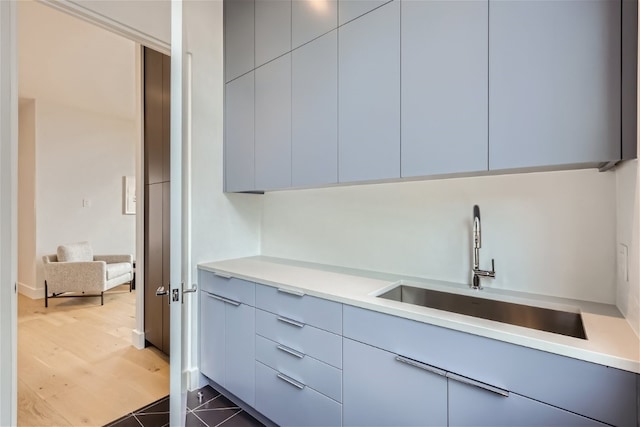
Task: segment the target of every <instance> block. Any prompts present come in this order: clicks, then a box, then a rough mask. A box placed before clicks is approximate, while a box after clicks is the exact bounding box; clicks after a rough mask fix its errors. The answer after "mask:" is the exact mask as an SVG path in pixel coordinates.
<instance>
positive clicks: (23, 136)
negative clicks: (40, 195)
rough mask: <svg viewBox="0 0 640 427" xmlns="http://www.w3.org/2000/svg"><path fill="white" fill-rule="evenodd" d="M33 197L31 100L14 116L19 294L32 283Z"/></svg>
mask: <svg viewBox="0 0 640 427" xmlns="http://www.w3.org/2000/svg"><path fill="white" fill-rule="evenodd" d="M35 195H36V105H35V101H34V100H33V99H25V100H20V109H19V112H18V212H19V215H18V236H20V239H19V240H18V286H19V287H20V289H21V291H22V292H26V291H27V290H28V288H29V287H34V284H35V283H36V215H35ZM25 284H30V286H29V285H25ZM25 286H26V287H27V289H23V288H25Z"/></svg>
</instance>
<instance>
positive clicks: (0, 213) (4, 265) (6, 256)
mask: <svg viewBox="0 0 640 427" xmlns="http://www.w3.org/2000/svg"><path fill="white" fill-rule="evenodd" d="M38 1H40V2H41V3H44V4H46V5H48V6H50V7H53V8H55V9H58V10H60V11H62V12H64V13H67V14H69V15H72V16H75V17H77V18H80V19H82V20H84V21H86V22H89V23H91V24H94V25H97V26H99V27H101V28H103V29H106V30H108V31H110V32H112V33H115V34H118V35H120V36H122V37H125V38H127V39H128V40H131V41H133V42H136V43H138V44H139V45H142V46H147V47H150V48H153V49H155V50H157V51H159V52H162V53H165V54H170V53H171V46H170V44H169V43H166V42H164V41H162V40H160V39H158V38H156V37H154V36H152V35H150V34H147V33H145V32H142V31H139V30H137V29H135V28H132V27H130V26H127V25H125V24H123V23H121V22H118V21H116V20H114V19H112V18H110V17H108V16H105V15H102V14H98V13H96V12H94V11H92V10H90V9H88V8H86V7H84V6H83V5H82V4H81V3H80V2H79V1H70V0H38ZM17 3H18V1H17V0H10V1H0V92H1V93H2V96H0V334H2V336H3V337H4V338H3V339H2V340H0V425H17V415H18V396H17V395H18V389H17V348H18V345H17V306H18V303H17V255H18V244H17V237H18V225H17V206H18V203H17V184H18V174H17V155H18V80H17V79H18V64H17V61H18V52H17V51H18V47H17ZM140 52H141V48H140V49H138V50H137V53H136V64H137V65H142V64H141V60H142V57H141V54H140ZM138 61H140V62H138ZM142 71H143V70H142V67H141V66H140V67H138V70H137V74H138V75H137V76H136V81H137V82H141V78H142V74H141V72H142ZM138 79H140V80H138ZM138 88H139V90H143V89H142V85H141V84H139V85H138ZM139 99H140V101H139V102H140V105H138V106H137V107H138V108H137V109H138V111H139V112H141V111H142V108H143V107H144V105H143V103H142V100H141V98H139ZM138 116H139V118H138V119H137V125H136V127H137V130H138V132H139V135H140V136H142V132H143V127H142V116H141V115H140V114H138ZM137 145H138V147H137V149H136V157H137V159H136V181H137V182H136V191H138V194H143V193H142V192H141V190H143V188H142V185H143V182H142V175H143V172H144V157H143V156H142V154H143V152H142V150H143V140H142V138H139V141H138V143H137ZM187 172H188V171H187ZM143 214H144V211H143V210H142V209H140V207H138V209H137V212H136V246H137V249H136V261H137V270H138V274H136V276H137V277H136V280H137V281H138V283H144V282H143V280H144V277H143V274H141V272H142V269H141V268H140V266H141V264H140V263H141V262H142V260H143V259H144V257H143V255H144V246H143V243H144V237H143V236H144V227H143V226H142V224H143V221H144V215H143ZM140 233H142V237H141V236H140ZM143 310H144V298H143V296H142V293H141V292H137V293H136V329H135V330H134V331H133V334H132V342H133V344H134V346H135V347H137V348H143V347H144V316H142V313H143Z"/></svg>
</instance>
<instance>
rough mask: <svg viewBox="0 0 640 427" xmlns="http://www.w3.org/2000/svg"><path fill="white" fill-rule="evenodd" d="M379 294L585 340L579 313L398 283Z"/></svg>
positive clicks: (392, 298)
mask: <svg viewBox="0 0 640 427" xmlns="http://www.w3.org/2000/svg"><path fill="white" fill-rule="evenodd" d="M378 297H380V298H385V299H389V300H393V301H400V302H405V303H408V304H415V305H421V306H424V307H429V308H435V309H437V310H444V311H450V312H453V313H459V314H466V315H467V316H474V317H480V318H482V319H488V320H494V321H496V322H502V323H509V324H511V325H518V326H524V327H525V328H531V329H538V330H540V331H547V332H553V333H554V334H561V335H568V336H570V337H575V338H580V339H583V340H584V339H587V337H586V335H585V333H584V326H583V325H582V317H581V316H580V313H571V312H567V311H559V310H552V309H548V308H541V307H534V306H530V305H524V304H515V303H510V302H504V301H496V300H492V299H486V298H476V297H472V296H468V295H459V294H452V293H449V292H441V291H434V290H431V289H424V288H417V287H414V286H408V285H398V286H396V287H395V288H393V289H391V290H389V291H387V292H385V293H383V294H381V295H378Z"/></svg>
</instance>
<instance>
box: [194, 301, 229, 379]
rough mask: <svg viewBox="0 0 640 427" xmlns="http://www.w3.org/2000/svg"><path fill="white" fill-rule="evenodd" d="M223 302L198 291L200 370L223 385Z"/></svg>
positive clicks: (224, 324) (224, 322) (224, 325)
mask: <svg viewBox="0 0 640 427" xmlns="http://www.w3.org/2000/svg"><path fill="white" fill-rule="evenodd" d="M225 305H226V304H225V303H224V302H222V301H221V300H219V299H216V298H215V297H213V296H212V295H211V294H209V293H207V292H201V293H200V372H202V374H203V375H205V376H207V377H209V378H211V379H212V380H213V381H215V382H217V383H218V384H220V385H222V386H225V374H224V373H225V341H224V340H225V338H224V336H225V327H226V321H225Z"/></svg>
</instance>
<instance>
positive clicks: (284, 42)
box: [255, 0, 297, 67]
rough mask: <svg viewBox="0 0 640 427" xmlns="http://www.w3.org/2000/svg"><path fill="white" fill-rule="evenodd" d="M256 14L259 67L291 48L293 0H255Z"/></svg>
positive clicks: (257, 63)
mask: <svg viewBox="0 0 640 427" xmlns="http://www.w3.org/2000/svg"><path fill="white" fill-rule="evenodd" d="M295 1H297V0H295ZM255 14H256V15H255V19H256V22H255V32H256V41H255V43H256V67H259V66H261V65H262V64H265V63H267V62H269V61H271V60H272V59H275V58H277V57H278V56H280V55H283V54H285V53H287V52H289V51H290V50H291V0H255Z"/></svg>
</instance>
